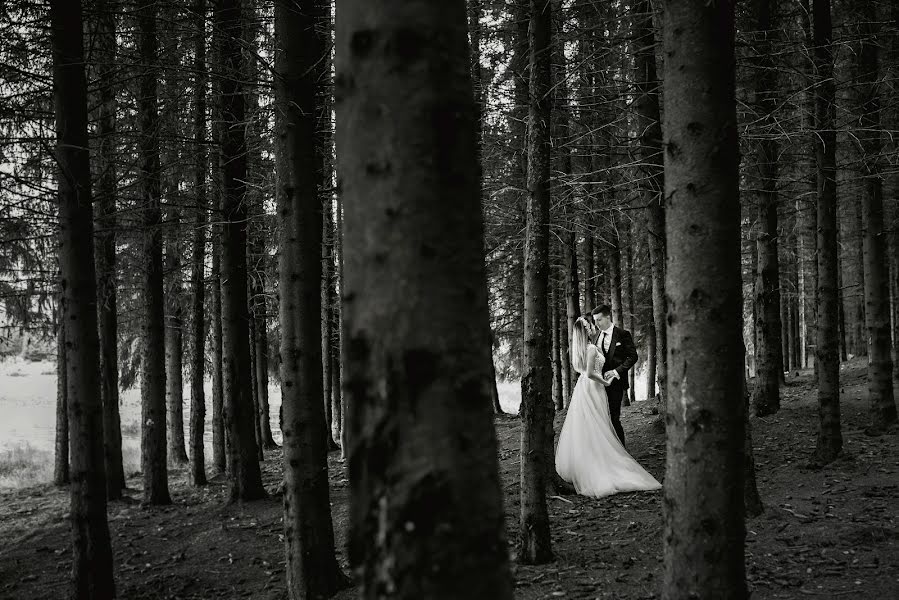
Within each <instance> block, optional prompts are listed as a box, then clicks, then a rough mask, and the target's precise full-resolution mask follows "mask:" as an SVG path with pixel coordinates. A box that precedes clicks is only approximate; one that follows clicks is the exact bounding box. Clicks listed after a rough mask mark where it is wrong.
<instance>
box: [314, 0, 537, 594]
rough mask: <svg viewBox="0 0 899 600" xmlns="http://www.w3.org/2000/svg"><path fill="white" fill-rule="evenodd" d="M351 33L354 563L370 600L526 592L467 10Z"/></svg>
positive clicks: (359, 8) (371, 9)
mask: <svg viewBox="0 0 899 600" xmlns="http://www.w3.org/2000/svg"><path fill="white" fill-rule="evenodd" d="M546 17H547V25H548V18H549V14H548V12H547V14H546ZM336 34H337V36H336V40H337V41H336V50H335V56H336V61H337V80H336V90H335V103H336V104H335V105H336V109H337V124H338V126H337V132H336V133H337V139H336V142H337V157H338V169H337V171H338V175H339V177H340V181H341V189H342V194H341V195H342V198H343V201H344V206H345V221H344V232H345V238H344V243H345V246H344V269H345V270H344V284H345V287H344V289H343V294H342V296H343V298H344V307H343V318H344V327H345V335H344V344H345V348H346V363H345V370H344V373H345V391H346V395H347V408H348V414H347V422H346V424H347V429H348V432H347V442H348V446H349V449H348V457H349V459H348V464H349V471H348V479H349V481H350V532H349V549H350V551H349V554H350V563H351V565H352V566H353V567H354V568H355V569H357V572H358V573H359V578H360V581H361V586H362V590H361V593H360V595H361V597H363V598H380V597H384V596H386V595H390V596H392V597H397V598H429V599H432V600H442V599H450V598H470V599H472V600H478V599H487V598H490V599H494V598H496V599H507V598H511V597H512V581H511V577H510V573H509V564H508V550H507V547H506V543H505V539H504V524H503V509H502V496H501V491H500V482H499V475H498V465H497V455H496V452H497V448H496V438H495V431H494V428H493V412H492V409H491V405H490V385H491V382H490V372H489V362H490V355H489V353H488V352H487V350H488V348H487V345H486V344H485V343H484V340H487V339H489V317H488V315H489V312H488V305H487V286H486V276H485V272H484V259H483V258H484V245H483V220H482V214H481V202H480V196H479V194H478V190H479V187H480V186H479V176H478V164H477V152H476V148H477V118H478V110H477V106H476V103H475V101H474V98H473V94H472V88H471V79H470V69H469V60H468V42H467V39H466V37H467V36H466V11H465V2H464V1H463V0H444V1H441V2H421V3H411V4H409V3H397V2H393V1H392V0H348V1H347V2H344V3H343V4H341V6H340V7H339V10H338V11H337V28H336ZM396 48H406V49H408V51H402V52H397V51H396ZM547 58H548V57H547ZM547 74H548V71H547ZM372 107H378V109H377V110H372ZM384 140H393V142H392V143H387V144H385V143H384ZM547 158H548V156H547ZM447 203H452V205H453V207H454V209H453V210H452V211H447V210H445V208H446V206H447ZM398 281H401V282H403V283H402V285H397V282H398ZM316 291H317V290H316ZM544 308H545V305H544ZM542 314H543V319H544V320H545V319H546V311H545V310H544V311H543V313H542ZM545 358H546V359H547V361H548V359H549V353H548V349H547V352H546V354H545ZM546 374H547V375H549V368H548V365H547V368H546ZM546 383H547V389H546V394H547V395H546V397H545V398H544V399H545V400H546V401H547V402H548V401H549V398H548V392H549V390H548V383H549V380H548V379H547V380H546ZM437 565H439V568H435V566H437Z"/></svg>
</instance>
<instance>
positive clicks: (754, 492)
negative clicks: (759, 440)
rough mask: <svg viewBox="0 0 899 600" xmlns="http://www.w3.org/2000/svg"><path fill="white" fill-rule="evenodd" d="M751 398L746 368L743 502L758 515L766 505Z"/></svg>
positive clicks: (744, 379)
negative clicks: (758, 468) (758, 471)
mask: <svg viewBox="0 0 899 600" xmlns="http://www.w3.org/2000/svg"><path fill="white" fill-rule="evenodd" d="M743 354H744V355H745V354H746V344H745V343H744V344H743ZM744 360H745V359H744ZM741 363H742V361H741ZM749 400H750V398H749V384H748V382H747V381H746V372H745V370H744V372H743V423H744V426H745V428H746V433H745V435H744V437H743V504H744V506H745V507H746V514H747V515H748V516H750V517H757V516H759V515H760V514H762V513H763V512H764V511H765V505H764V504H762V498H761V496H759V488H758V484H757V483H756V478H755V451H754V450H753V449H752V423H751V420H750V418H749V405H750V402H749Z"/></svg>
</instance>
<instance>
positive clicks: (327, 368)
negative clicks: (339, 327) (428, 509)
mask: <svg viewBox="0 0 899 600" xmlns="http://www.w3.org/2000/svg"><path fill="white" fill-rule="evenodd" d="M327 114H328V122H329V123H330V114H331V112H330V110H328V111H327ZM327 133H328V134H330V132H327ZM322 148H323V150H324V151H325V152H326V153H327V156H325V157H323V158H324V160H323V162H324V164H323V167H324V173H325V174H327V176H328V178H329V179H330V178H331V168H330V165H331V159H330V151H331V150H330V148H331V147H330V144H327V143H323V144H322ZM331 201H332V196H331V194H330V193H327V194H325V195H324V196H323V198H322V211H323V214H324V219H323V228H324V230H323V236H322V248H321V250H322V281H321V296H322V297H321V308H322V311H321V329H322V331H321V346H322V377H323V379H322V381H323V382H324V390H323V401H324V409H325V430H326V431H327V433H328V437H327V443H328V450H329V451H330V450H337V448H338V447H339V446H338V445H337V443H336V441H335V432H338V431H339V429H340V427H339V425H338V424H337V423H336V422H335V418H339V415H340V411H339V410H338V411H337V412H336V413H335V411H334V408H335V407H334V401H333V398H334V390H333V388H332V386H333V384H334V377H333V374H332V372H331V371H332V370H333V369H334V362H335V361H334V353H333V352H332V351H331V344H332V343H333V338H334V335H333V332H332V329H333V327H334V315H333V311H334V308H333V307H334V304H335V302H334V301H335V300H336V294H335V293H334V270H335V268H336V265H335V264H334V211H333V209H332V205H331V204H332V202H331ZM335 414H336V417H335ZM337 439H339V436H337Z"/></svg>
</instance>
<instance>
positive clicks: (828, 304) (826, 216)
mask: <svg viewBox="0 0 899 600" xmlns="http://www.w3.org/2000/svg"><path fill="white" fill-rule="evenodd" d="M813 1H814V4H813V18H814V48H815V54H814V58H815V67H816V71H817V75H818V77H817V81H816V82H815V83H816V87H815V90H816V92H815V133H816V135H815V156H816V162H817V166H818V289H817V294H816V295H817V299H818V300H817V316H818V318H817V324H818V334H817V340H816V342H817V346H816V348H815V361H816V362H817V364H818V416H819V418H820V427H819V430H818V443H817V447H816V449H815V456H816V459H817V460H818V461H819V462H821V463H822V464H827V463H829V462H831V461H832V460H833V459H834V458H836V457H837V455H839V453H840V451H841V450H842V448H843V436H842V434H841V432H840V356H839V339H838V336H837V333H838V331H837V325H838V322H839V309H838V303H839V293H838V287H837V273H838V269H837V267H838V265H837V180H836V163H837V160H836V158H837V155H836V142H837V140H836V131H835V130H834V121H835V113H836V86H835V84H834V81H833V61H834V59H833V28H832V22H831V15H830V0H813Z"/></svg>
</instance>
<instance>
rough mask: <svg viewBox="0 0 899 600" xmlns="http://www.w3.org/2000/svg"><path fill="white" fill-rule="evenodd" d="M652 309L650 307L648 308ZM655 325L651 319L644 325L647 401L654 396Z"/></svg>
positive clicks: (656, 346)
mask: <svg viewBox="0 0 899 600" xmlns="http://www.w3.org/2000/svg"><path fill="white" fill-rule="evenodd" d="M650 309H652V307H650ZM657 348H658V345H657V343H656V324H655V320H654V319H653V318H650V319H649V320H648V321H647V323H646V398H644V400H649V399H651V398H655V396H656V389H657V388H656V364H657V363H656V350H657Z"/></svg>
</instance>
